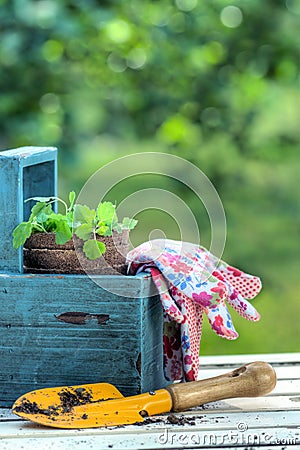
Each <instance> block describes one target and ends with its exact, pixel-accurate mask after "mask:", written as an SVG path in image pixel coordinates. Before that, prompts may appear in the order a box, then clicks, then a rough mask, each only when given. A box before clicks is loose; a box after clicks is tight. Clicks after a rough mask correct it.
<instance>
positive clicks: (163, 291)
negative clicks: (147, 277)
mask: <svg viewBox="0 0 300 450" xmlns="http://www.w3.org/2000/svg"><path fill="white" fill-rule="evenodd" d="M149 271H150V272H151V275H152V279H153V282H154V283H155V286H156V288H157V290H158V292H159V295H160V301H161V303H162V306H163V308H164V311H165V312H166V313H167V314H168V315H169V316H170V317H171V318H172V319H174V320H175V321H176V322H179V323H182V322H184V317H183V315H182V314H181V311H180V309H179V308H178V306H177V305H176V303H175V302H174V300H173V298H172V297H171V296H170V294H169V290H168V286H167V284H166V282H165V279H164V277H163V276H162V274H161V272H160V271H159V270H158V269H155V268H151V269H149Z"/></svg>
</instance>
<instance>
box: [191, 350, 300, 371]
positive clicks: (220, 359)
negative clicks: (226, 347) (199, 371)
mask: <svg viewBox="0 0 300 450" xmlns="http://www.w3.org/2000/svg"><path fill="white" fill-rule="evenodd" d="M250 361H266V362H268V363H270V364H275V365H280V364H289V365H299V364H300V352H294V353H259V354H257V353H255V354H249V355H218V356H200V368H202V367H203V366H210V367H219V366H224V367H225V366H226V367H230V366H236V365H237V364H245V363H248V362H250Z"/></svg>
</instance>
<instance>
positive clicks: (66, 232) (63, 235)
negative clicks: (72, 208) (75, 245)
mask: <svg viewBox="0 0 300 450" xmlns="http://www.w3.org/2000/svg"><path fill="white" fill-rule="evenodd" d="M71 237H72V232H71V230H70V227H69V225H68V222H67V220H66V219H60V220H58V221H57V223H56V231H55V242H56V243H57V244H58V245H64V244H65V243H66V242H68V241H69V240H70V239H71Z"/></svg>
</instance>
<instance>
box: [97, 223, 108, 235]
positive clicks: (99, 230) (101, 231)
mask: <svg viewBox="0 0 300 450" xmlns="http://www.w3.org/2000/svg"><path fill="white" fill-rule="evenodd" d="M108 229H109V227H108V226H106V225H101V226H100V227H99V228H97V230H96V233H97V234H99V236H106V234H105V233H106V232H107V230H108Z"/></svg>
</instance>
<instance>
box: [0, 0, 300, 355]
mask: <svg viewBox="0 0 300 450" xmlns="http://www.w3.org/2000/svg"><path fill="white" fill-rule="evenodd" d="M299 25H300V2H299V1H298V0H285V1H283V0H282V1H281V0H266V1H264V2H262V1H261V0H232V1H227V0H207V1H200V0H159V1H149V0H127V1H125V2H124V1H121V0H112V1H96V0H73V1H67V0H60V1H54V0H36V1H30V0H0V61H1V77H0V84H1V101H0V127H1V133H0V148H1V149H2V150H4V149H6V148H14V147H19V146H24V145H42V146H58V147H59V192H60V195H61V196H62V197H66V195H67V193H68V192H69V191H70V190H72V189H75V190H76V191H77V192H79V191H80V189H81V188H82V186H83V185H84V183H85V182H86V181H87V179H88V178H89V177H90V176H91V175H92V174H93V173H94V171H95V170H96V169H98V168H100V167H102V166H103V165H104V164H106V163H108V162H110V161H112V160H114V159H116V158H118V157H121V156H125V155H128V154H132V153H136V152H145V151H155V152H166V153H170V154H174V155H178V156H181V157H183V158H185V159H187V160H189V161H191V162H192V163H194V164H195V165H196V166H198V167H199V168H200V169H201V170H202V171H203V172H204V173H205V174H206V175H207V176H208V177H209V178H210V180H211V181H212V182H213V184H214V186H215V187H216V189H217V191H218V193H219V196H220V198H221V200H222V202H223V205H224V209H225V212H226V217H227V227H228V230H227V242H226V247H225V252H224V255H223V259H225V260H226V261H227V262H229V263H231V264H232V265H235V266H237V267H239V268H241V269H243V270H245V271H248V272H250V273H253V274H257V275H259V276H260V277H261V278H262V281H263V286H264V287H263V291H262V293H261V294H260V295H259V296H258V297H257V299H256V300H255V306H256V307H257V309H258V310H259V311H260V313H261V315H262V319H261V321H260V322H259V323H254V324H253V323H250V322H247V321H245V320H244V319H242V318H240V317H239V316H238V315H237V314H236V313H235V312H232V316H233V320H234V323H235V325H236V328H237V330H238V331H239V332H240V337H239V339H238V340H237V341H233V342H229V341H225V340H223V339H221V338H219V337H217V336H215V335H214V333H213V332H212V331H211V330H210V329H209V327H208V325H207V323H206V324H205V331H204V337H203V340H202V348H201V353H202V354H233V353H264V352H266V353H267V352H290V351H299V313H300V306H299V305H300V302H299V300H300V294H299V292H300V281H299V280H300V264H299V250H300V243H299V235H300V222H299V178H300V90H299V87H300V72H299V61H300V38H299ZM153 185H154V186H155V187H161V188H163V189H168V190H170V191H171V192H173V193H175V194H176V195H178V196H180V197H181V198H182V199H183V200H184V202H185V203H186V204H187V205H188V206H189V207H190V208H191V210H192V211H193V213H194V215H195V217H196V218H197V220H198V223H199V227H200V228H201V239H202V243H203V245H205V246H209V243H210V238H211V236H210V229H209V221H208V219H207V217H206V213H205V211H204V209H203V208H202V207H201V205H200V206H199V204H198V203H197V199H196V198H195V195H193V193H192V192H191V191H189V189H187V188H186V187H185V186H182V185H180V183H174V182H172V181H170V180H169V179H166V178H164V179H159V178H155V177H143V178H142V179H138V178H137V179H136V180H135V181H134V182H128V183H127V184H126V183H125V184H123V185H122V187H121V188H120V189H119V192H117V190H116V192H114V194H113V195H114V199H117V200H120V199H121V198H122V197H123V198H124V197H126V195H129V194H130V193H132V192H134V191H135V190H137V189H141V188H145V187H150V186H153ZM111 199H112V198H111ZM112 200H113V199H112ZM162 208H163V205H162ZM138 218H139V220H140V228H139V231H138V230H137V231H136V233H137V234H136V235H135V238H134V239H135V242H136V243H139V242H140V241H141V240H143V238H145V239H144V240H146V239H147V238H148V236H146V234H147V233H149V232H150V231H151V229H155V228H160V229H163V230H164V232H165V233H166V234H167V235H168V237H171V238H178V230H177V228H176V223H174V220H172V219H171V218H170V217H169V216H167V215H166V214H164V213H163V212H157V211H154V210H149V211H148V212H147V211H146V212H144V213H140V214H139V217H138Z"/></svg>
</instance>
